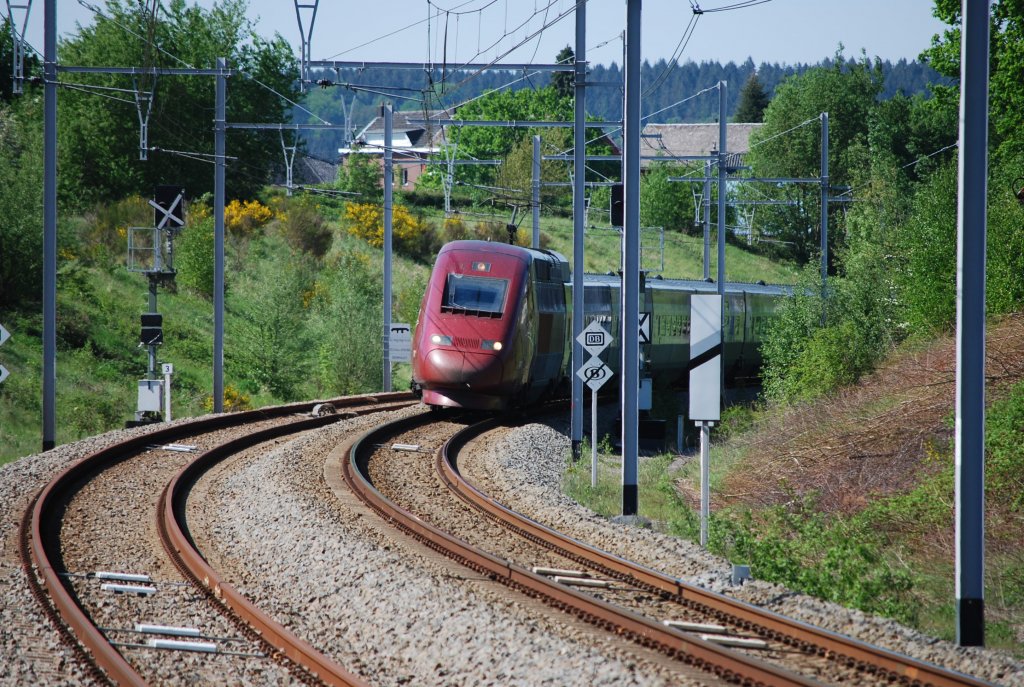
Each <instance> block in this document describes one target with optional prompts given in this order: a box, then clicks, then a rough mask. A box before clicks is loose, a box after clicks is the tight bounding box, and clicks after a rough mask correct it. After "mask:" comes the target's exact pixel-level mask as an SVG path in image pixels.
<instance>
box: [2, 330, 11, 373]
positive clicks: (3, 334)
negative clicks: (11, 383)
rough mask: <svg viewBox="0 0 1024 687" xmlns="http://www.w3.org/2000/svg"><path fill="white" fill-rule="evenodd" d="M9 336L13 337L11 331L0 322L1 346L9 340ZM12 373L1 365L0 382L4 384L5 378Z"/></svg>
mask: <svg viewBox="0 0 1024 687" xmlns="http://www.w3.org/2000/svg"><path fill="white" fill-rule="evenodd" d="M9 338H11V333H10V332H9V331H7V330H6V329H4V326H3V325H2V324H0V346H3V345H4V342H5V341H7V339H9ZM10 374H11V373H10V372H9V371H8V369H7V368H6V367H4V366H3V365H0V384H3V383H4V380H5V379H7V376H8V375H10Z"/></svg>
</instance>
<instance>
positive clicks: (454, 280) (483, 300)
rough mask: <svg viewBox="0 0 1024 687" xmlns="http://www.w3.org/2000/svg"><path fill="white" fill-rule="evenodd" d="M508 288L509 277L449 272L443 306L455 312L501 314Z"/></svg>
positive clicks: (444, 308)
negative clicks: (498, 277)
mask: <svg viewBox="0 0 1024 687" xmlns="http://www.w3.org/2000/svg"><path fill="white" fill-rule="evenodd" d="M507 290H508V279H494V278H493V277H471V276H469V275H465V274H454V273H453V274H449V275H448V283H447V284H446V285H445V289H444V300H443V301H442V303H441V308H442V309H443V310H450V311H453V312H454V311H458V312H470V313H474V314H483V315H492V316H493V315H500V314H501V309H502V306H503V305H504V304H505V291H507Z"/></svg>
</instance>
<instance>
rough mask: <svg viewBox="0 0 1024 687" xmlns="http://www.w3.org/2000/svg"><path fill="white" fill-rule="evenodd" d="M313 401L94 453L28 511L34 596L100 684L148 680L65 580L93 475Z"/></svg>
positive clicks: (213, 419)
mask: <svg viewBox="0 0 1024 687" xmlns="http://www.w3.org/2000/svg"><path fill="white" fill-rule="evenodd" d="M411 398H412V395H411V394H409V393H392V394H374V395H372V396H365V397H352V398H339V399H334V400H332V401H329V402H328V403H330V404H332V405H333V406H334V407H335V408H339V407H341V408H344V407H346V406H350V405H354V404H358V403H360V402H365V401H368V400H370V401H378V402H379V401H381V400H387V401H395V402H397V401H403V400H411ZM315 405H316V403H314V402H308V403H298V404H290V405H283V406H272V407H268V408H261V409H257V410H250V411H244V412H240V413H228V414H221V415H215V416H210V417H205V418H201V419H198V420H195V421H193V422H187V423H182V424H178V425H172V426H170V427H166V428H162V429H158V430H156V431H154V432H150V433H147V434H142V435H139V436H136V437H133V438H131V439H128V440H126V441H122V442H119V443H116V444H113V445H111V446H108V447H106V448H104V449H100V450H98V451H95V452H93V453H91V454H89V455H87V456H85V457H84V458H82V459H81V460H79V461H78V462H76V463H74V464H72V465H70V466H68V467H67V468H65V469H64V470H63V471H61V472H60V473H59V474H58V475H57V476H55V477H54V478H53V479H52V480H50V482H49V483H48V484H46V486H44V487H43V488H42V489H41V490H40V492H39V493H38V494H37V495H36V497H35V499H34V500H33V501H32V503H31V504H30V505H29V507H28V508H27V509H26V512H25V517H24V519H23V524H22V528H21V533H20V540H21V541H20V545H19V553H20V555H21V559H22V561H21V562H22V568H23V570H24V572H25V576H26V579H27V580H28V583H29V587H30V590H31V592H32V595H33V596H34V597H35V598H36V600H37V601H38V602H39V603H40V605H41V606H42V607H43V610H44V612H45V613H46V615H47V616H48V617H49V618H50V619H51V621H52V622H53V623H54V625H55V627H56V629H57V631H58V633H59V634H60V635H61V637H62V639H63V640H64V641H65V642H71V643H72V646H73V650H74V651H75V653H76V655H77V656H78V657H79V658H81V659H82V660H83V661H85V665H86V670H87V671H88V672H89V673H90V674H91V675H92V676H93V677H95V678H96V679H97V680H98V681H102V680H104V679H105V680H106V681H107V682H111V683H116V684H118V685H145V684H146V681H145V680H144V679H143V678H142V676H141V675H140V674H139V673H138V671H136V670H135V668H134V667H132V665H131V664H130V663H129V662H128V661H127V660H126V659H125V658H124V657H123V656H122V655H121V653H120V652H119V651H118V650H117V649H116V648H115V647H114V646H112V645H111V643H110V642H109V641H108V640H107V638H106V636H105V635H104V634H103V632H101V631H100V630H99V629H98V628H97V627H96V626H95V624H93V623H92V621H91V620H90V619H89V616H88V614H87V613H86V611H85V609H84V608H83V607H82V605H81V604H80V603H79V601H78V598H77V596H76V595H75V593H74V592H73V590H72V589H71V587H70V583H69V582H68V580H67V579H66V578H65V577H63V576H62V575H61V572H62V571H63V558H62V556H61V552H60V546H59V543H58V536H56V534H59V531H60V520H61V516H62V514H63V511H64V508H65V507H66V505H67V504H68V502H69V501H70V499H71V497H72V496H73V495H74V494H75V493H76V492H77V491H78V490H79V488H80V487H81V485H82V484H84V483H85V482H87V481H88V480H89V479H90V478H91V477H92V476H94V475H95V474H97V473H98V472H101V471H102V470H104V469H107V468H109V467H111V466H113V465H116V464H118V463H120V462H122V461H124V460H127V459H128V458H130V457H131V456H132V455H135V454H136V453H138V452H140V451H142V450H145V449H146V448H147V447H148V446H150V445H152V444H154V443H171V442H173V441H174V440H176V439H178V438H181V437H184V436H189V435H194V434H196V433H202V432H208V431H213V430H216V429H222V428H225V427H232V426H237V425H242V424H246V423H250V422H256V421H259V420H266V419H272V418H276V417H283V416H286V415H291V414H296V413H302V412H309V411H310V410H312V409H313V407H314V406H315Z"/></svg>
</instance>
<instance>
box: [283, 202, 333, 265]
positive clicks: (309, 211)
mask: <svg viewBox="0 0 1024 687" xmlns="http://www.w3.org/2000/svg"><path fill="white" fill-rule="evenodd" d="M283 232H284V237H285V240H286V241H288V245H290V246H291V247H292V248H293V249H294V250H299V251H303V252H305V253H309V254H310V255H312V256H314V257H316V258H322V257H323V256H324V255H326V254H327V251H328V250H330V248H331V240H332V239H333V235H332V234H331V229H330V227H328V226H327V222H326V220H324V216H323V215H322V214H321V213H320V206H319V204H318V203H316V201H314V200H312V199H310V198H308V197H302V198H298V199H293V200H292V201H291V202H290V203H288V206H287V210H286V211H285V216H284V220H283Z"/></svg>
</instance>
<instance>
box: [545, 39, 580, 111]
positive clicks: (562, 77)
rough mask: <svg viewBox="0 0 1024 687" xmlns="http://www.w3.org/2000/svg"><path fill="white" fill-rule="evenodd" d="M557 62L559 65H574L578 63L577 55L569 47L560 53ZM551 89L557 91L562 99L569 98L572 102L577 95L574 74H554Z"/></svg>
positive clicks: (556, 58)
mask: <svg viewBox="0 0 1024 687" xmlns="http://www.w3.org/2000/svg"><path fill="white" fill-rule="evenodd" d="M555 61H556V62H558V63H559V64H574V63H575V62H576V53H575V52H573V50H572V48H570V47H569V46H568V45H567V46H565V47H564V48H562V49H561V50H559V51H558V55H557V56H556V57H555ZM551 87H552V88H554V89H555V92H556V93H558V96H559V97H560V98H569V99H570V100H571V99H572V98H573V97H575V94H576V88H575V79H574V77H573V72H555V73H554V74H552V75H551Z"/></svg>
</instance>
